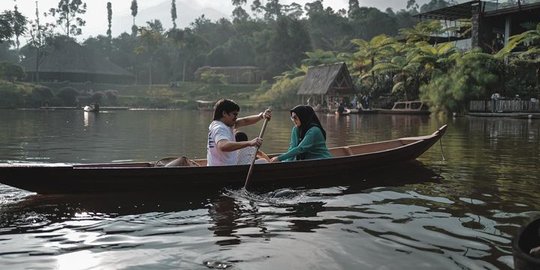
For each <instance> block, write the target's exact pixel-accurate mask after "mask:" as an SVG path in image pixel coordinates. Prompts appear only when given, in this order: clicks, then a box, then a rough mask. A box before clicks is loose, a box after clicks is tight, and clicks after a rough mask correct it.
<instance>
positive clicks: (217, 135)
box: [206, 120, 238, 166]
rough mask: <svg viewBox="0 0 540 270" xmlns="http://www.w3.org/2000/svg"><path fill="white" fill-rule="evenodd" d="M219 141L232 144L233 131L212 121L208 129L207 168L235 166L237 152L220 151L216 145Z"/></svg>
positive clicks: (233, 139) (223, 124) (222, 124)
mask: <svg viewBox="0 0 540 270" xmlns="http://www.w3.org/2000/svg"><path fill="white" fill-rule="evenodd" d="M221 140H227V141H231V142H234V141H235V138H234V133H233V129H232V127H229V126H227V125H225V123H223V122H221V121H217V120H214V121H212V123H210V126H209V127H208V144H207V146H206V147H207V148H206V150H207V151H206V159H207V161H208V162H207V163H208V166H223V165H236V164H237V161H238V151H232V152H223V151H220V150H219V149H218V148H217V143H218V142H219V141H221Z"/></svg>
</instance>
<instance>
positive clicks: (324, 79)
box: [297, 63, 356, 104]
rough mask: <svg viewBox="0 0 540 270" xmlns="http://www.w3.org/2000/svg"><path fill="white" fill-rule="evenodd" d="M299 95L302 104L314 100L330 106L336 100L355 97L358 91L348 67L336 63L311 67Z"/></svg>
mask: <svg viewBox="0 0 540 270" xmlns="http://www.w3.org/2000/svg"><path fill="white" fill-rule="evenodd" d="M297 94H298V95H300V96H302V102H304V99H305V98H308V100H309V99H311V98H314V99H315V102H316V103H320V104H324V103H327V104H329V103H330V101H333V100H334V99H336V98H340V97H347V96H353V95H354V94H356V89H355V88H354V84H353V81H352V79H351V75H350V74H349V70H348V69H347V65H346V64H345V63H335V64H329V65H320V66H315V67H310V68H309V69H308V72H307V75H306V78H305V79H304V82H303V83H302V85H301V86H300V89H299V90H298V92H297ZM310 102H311V101H310Z"/></svg>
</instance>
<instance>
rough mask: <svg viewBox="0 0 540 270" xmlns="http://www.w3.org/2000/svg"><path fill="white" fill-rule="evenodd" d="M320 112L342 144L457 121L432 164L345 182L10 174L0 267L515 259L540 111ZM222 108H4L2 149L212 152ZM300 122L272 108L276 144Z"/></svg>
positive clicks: (120, 157) (77, 156) (57, 153)
mask: <svg viewBox="0 0 540 270" xmlns="http://www.w3.org/2000/svg"><path fill="white" fill-rule="evenodd" d="M242 114H244V115H245V114H249V112H241V115H242ZM319 116H320V118H321V122H322V124H323V125H324V127H325V128H326V130H327V134H328V139H327V141H328V144H329V146H337V145H343V144H356V143H364V142H371V141H378V140H387V139H393V138H397V137H403V136H415V135H424V134H430V133H432V132H433V131H435V130H436V129H437V128H439V127H440V126H441V125H443V124H446V123H447V124H448V125H449V128H448V130H447V133H446V135H445V136H444V137H443V140H442V146H441V144H439V143H437V144H436V145H434V147H432V148H431V149H430V150H429V151H428V152H426V153H425V154H424V155H422V156H421V157H420V158H419V159H418V160H419V164H415V165H408V166H407V167H402V168H393V169H391V170H384V171H380V172H379V173H377V174H372V175H351V176H350V177H351V182H350V183H348V184H346V185H343V183H341V184H340V185H332V184H329V185H328V186H325V187H310V186H294V187H290V188H286V189H279V190H255V191H253V192H252V193H249V194H245V193H242V192H240V191H237V190H201V191H199V192H184V191H182V190H178V191H177V193H175V194H174V195H166V196H165V195H161V194H152V193H150V192H149V193H148V194H139V195H136V196H133V195H131V196H128V195H102V196H90V195H85V196H83V195H78V196H73V195H71V196H70V195H63V196H59V195H57V196H39V195H35V194H32V193H28V192H26V191H21V190H17V189H14V188H11V187H8V186H5V185H1V184H0V266H1V267H0V268H2V269H70V270H72V269H512V268H513V259H512V248H511V241H512V238H513V236H514V235H515V233H516V232H517V230H518V228H519V226H521V225H523V224H525V223H526V222H528V221H529V220H530V219H532V218H534V217H537V216H539V215H540V192H539V191H540V181H539V175H540V169H539V168H538V167H539V166H538V164H540V121H539V120H520V119H504V118H474V117H460V118H455V119H452V118H449V119H446V118H444V119H439V118H436V117H434V116H432V117H418V116H391V115H351V116H347V117H335V116H333V115H324V114H321V115H319ZM211 117H212V116H211V113H210V112H197V111H143V110H141V111H111V112H101V113H99V114H92V113H90V114H88V113H83V112H82V111H18V110H0V163H5V162H31V163H43V162H45V163H90V162H117V161H147V160H158V159H160V158H163V157H167V156H179V155H186V156H188V157H193V158H199V157H205V155H206V154H205V153H206V150H205V145H206V137H207V127H208V123H209V122H210V119H211ZM291 126H292V122H291V121H290V120H289V115H288V113H287V112H274V115H273V119H272V121H271V122H270V123H269V125H268V128H267V130H266V134H265V136H264V144H263V147H262V150H263V151H265V152H269V153H274V152H282V151H284V150H285V149H286V148H287V144H288V141H289V135H290V129H291ZM260 127H261V125H260V124H258V125H255V126H251V127H249V128H245V129H244V131H246V132H247V133H248V134H249V135H251V137H252V136H255V135H256V134H258V133H259V130H260ZM443 157H444V159H443ZM0 177H1V175H0ZM36 177H39V176H36ZM366 178H370V180H376V181H379V183H380V185H375V186H365V185H363V184H362V182H363V180H365V179H366ZM369 182H371V181H369ZM329 183H331V179H329Z"/></svg>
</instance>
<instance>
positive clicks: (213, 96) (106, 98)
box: [0, 80, 264, 109]
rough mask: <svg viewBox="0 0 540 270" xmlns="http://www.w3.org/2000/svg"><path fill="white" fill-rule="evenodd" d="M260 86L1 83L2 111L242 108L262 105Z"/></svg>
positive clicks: (0, 98)
mask: <svg viewBox="0 0 540 270" xmlns="http://www.w3.org/2000/svg"><path fill="white" fill-rule="evenodd" d="M260 86H261V85H260V84H241V85H240V84H237V85H234V84H227V85H225V84H206V83H199V82H178V83H176V84H175V85H174V86H171V85H160V84H156V85H152V86H149V85H135V84H134V85H124V84H97V83H89V82H86V83H71V82H49V83H41V84H32V83H22V82H15V83H12V82H7V81H1V80H0V108H31V107H40V106H44V105H48V106H77V105H80V106H84V105H87V104H89V103H92V102H98V103H100V104H102V105H104V106H126V107H142V108H186V109H189V108H196V102H195V101H196V100H211V101H213V100H217V99H219V98H229V99H234V100H235V101H237V102H238V103H239V104H242V106H243V107H253V106H256V105H257V104H258V103H259V102H258V100H257V96H259V95H260V94H261V91H264V90H259V92H257V91H258V90H257V89H259V88H260Z"/></svg>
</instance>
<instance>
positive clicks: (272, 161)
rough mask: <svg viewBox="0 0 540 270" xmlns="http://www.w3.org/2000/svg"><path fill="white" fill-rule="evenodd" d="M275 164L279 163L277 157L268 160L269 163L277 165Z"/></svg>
mask: <svg viewBox="0 0 540 270" xmlns="http://www.w3.org/2000/svg"><path fill="white" fill-rule="evenodd" d="M277 162H281V161H279V159H278V157H273V158H271V159H270V163H277Z"/></svg>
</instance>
